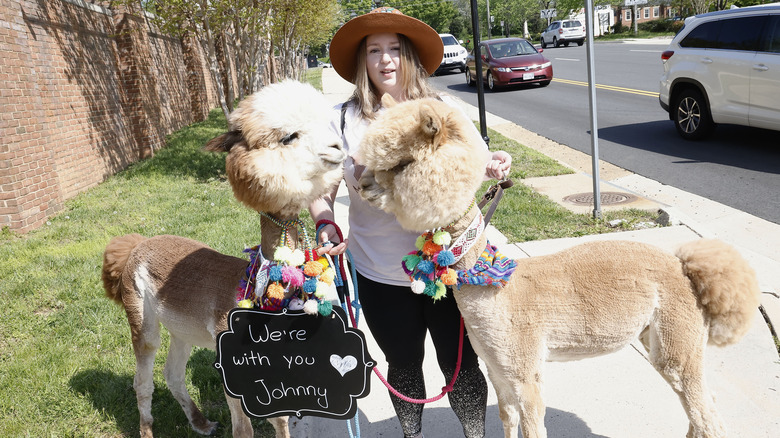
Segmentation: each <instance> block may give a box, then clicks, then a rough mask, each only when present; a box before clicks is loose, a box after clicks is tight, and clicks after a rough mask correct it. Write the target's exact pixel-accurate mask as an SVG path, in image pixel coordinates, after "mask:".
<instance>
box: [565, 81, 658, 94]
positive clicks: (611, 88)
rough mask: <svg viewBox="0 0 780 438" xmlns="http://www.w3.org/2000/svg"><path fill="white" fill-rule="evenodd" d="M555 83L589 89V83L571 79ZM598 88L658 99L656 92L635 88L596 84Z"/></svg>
mask: <svg viewBox="0 0 780 438" xmlns="http://www.w3.org/2000/svg"><path fill="white" fill-rule="evenodd" d="M553 82H562V83H564V84H570V85H580V86H583V87H587V86H588V83H587V82H582V81H572V80H569V79H559V78H553ZM596 88H597V89H601V90H609V91H620V92H622V93H630V94H638V95H640V96H649V97H658V93H657V92H654V91H645V90H635V89H633V88H624V87H615V86H613V85H601V84H596Z"/></svg>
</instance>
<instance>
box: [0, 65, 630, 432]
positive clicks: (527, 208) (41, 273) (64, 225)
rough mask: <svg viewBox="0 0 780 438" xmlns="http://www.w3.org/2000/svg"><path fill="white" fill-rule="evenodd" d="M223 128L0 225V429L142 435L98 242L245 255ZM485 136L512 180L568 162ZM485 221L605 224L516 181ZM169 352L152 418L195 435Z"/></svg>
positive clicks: (245, 219) (525, 233)
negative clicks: (212, 147)
mask: <svg viewBox="0 0 780 438" xmlns="http://www.w3.org/2000/svg"><path fill="white" fill-rule="evenodd" d="M311 70H317V69H311ZM312 73H315V72H312ZM226 128H227V126H226V123H225V120H224V117H223V116H222V113H221V111H220V110H218V109H217V110H215V111H212V112H211V114H210V115H209V118H208V120H206V121H204V122H201V123H196V124H193V125H191V126H188V127H186V128H184V129H182V130H180V131H178V132H176V133H174V134H172V135H170V136H169V137H168V139H167V146H166V147H165V148H163V149H162V150H160V151H159V152H158V153H157V154H156V155H155V156H154V157H153V158H151V159H148V160H145V161H143V162H140V163H137V164H135V165H133V166H131V167H130V168H128V169H127V170H125V171H123V172H121V173H119V174H118V175H116V176H114V177H111V178H109V179H108V180H107V181H105V182H104V183H103V184H100V185H99V186H97V187H95V188H92V189H90V190H88V191H86V192H84V193H82V194H80V195H79V196H77V197H76V198H74V199H71V200H69V201H67V202H66V203H65V207H64V209H63V211H62V212H61V213H60V214H58V215H56V216H55V217H52V218H51V219H50V221H49V222H48V223H47V224H46V225H45V226H43V227H41V228H40V229H39V230H36V231H33V232H31V233H29V234H27V235H25V236H18V235H16V234H14V233H12V232H9V231H8V230H4V231H3V232H2V233H0V308H2V311H0V394H2V396H1V397H0V436H2V437H24V436H30V437H46V436H79V437H119V436H138V411H137V407H136V400H135V393H134V391H133V387H132V382H133V375H134V372H135V360H134V356H133V352H132V347H131V343H130V332H129V328H128V325H127V320H126V317H125V314H124V311H123V310H122V309H121V308H120V307H119V306H117V305H115V304H114V303H113V302H111V301H109V300H108V299H107V298H105V296H104V292H103V289H102V285H101V280H100V268H101V264H102V251H103V249H104V247H105V245H106V244H107V243H108V241H109V239H110V238H111V237H113V236H117V235H121V234H126V233H140V234H143V235H146V236H152V235H157V234H176V235H181V236H186V237H190V238H193V239H196V240H200V241H202V242H205V243H207V244H208V245H210V246H212V247H214V248H215V249H217V250H219V251H222V252H224V253H227V254H232V255H235V256H239V257H242V250H243V249H244V248H245V246H247V245H253V244H256V243H258V242H259V241H260V236H259V233H258V232H259V230H258V228H259V219H258V217H257V214H256V213H253V212H251V211H249V210H248V209H246V208H244V207H243V206H241V205H240V204H239V203H238V202H237V201H236V200H235V199H234V198H233V196H232V193H231V190H230V187H229V184H228V183H227V182H226V181H225V179H224V156H223V155H220V154H214V153H209V152H205V151H203V150H202V149H201V148H202V146H203V145H204V144H205V143H206V141H207V140H208V139H210V138H212V137H214V136H216V135H219V134H221V133H223V132H224V131H225V130H226ZM490 135H491V138H492V139H493V140H492V142H491V144H492V146H493V147H494V148H501V149H505V150H508V151H510V153H512V155H513V156H514V162H515V165H514V168H513V171H512V175H511V176H512V178H514V179H516V180H521V179H522V178H525V177H532V176H544V175H554V174H558V173H562V172H566V171H567V169H566V168H563V167H561V166H560V165H558V164H557V163H556V162H555V161H554V160H551V159H549V158H547V157H545V156H543V155H540V154H538V153H536V152H534V151H533V150H530V149H528V148H525V147H523V146H520V145H517V144H516V143H513V142H511V141H510V140H508V139H506V138H503V137H501V136H500V135H499V134H498V133H495V132H492V133H491V134H490ZM305 216H306V217H308V214H305ZM629 216H630V215H629ZM493 223H494V224H496V226H497V227H498V228H499V229H500V230H502V231H504V232H505V233H506V234H507V235H508V236H510V240H513V241H523V240H533V239H543V238H550V237H565V236H578V235H582V234H588V233H595V232H603V231H611V229H608V228H606V227H604V226H603V224H602V222H600V221H594V220H593V219H591V218H590V217H588V216H587V215H575V214H572V213H569V212H568V211H566V210H565V209H563V208H561V207H559V206H557V205H556V204H555V203H553V202H552V201H550V200H549V199H547V198H545V197H544V196H540V195H538V194H536V193H534V192H533V191H531V190H529V189H527V188H524V186H523V185H522V184H516V185H515V187H514V188H512V189H510V190H508V191H507V193H506V195H505V197H504V200H503V201H502V203H501V205H500V207H499V209H498V211H497V212H496V214H495V216H494V219H493ZM308 224H309V228H311V227H312V225H311V221H310V220H309V221H308ZM163 336H164V338H165V337H166V336H167V333H166V332H165V331H163ZM166 354H167V339H164V340H163V347H162V348H161V351H160V353H159V354H158V357H157V360H156V363H155V387H156V389H155V393H154V403H153V407H152V413H153V416H154V419H155V423H154V431H155V433H156V434H157V435H158V436H162V437H195V436H199V435H197V434H196V433H195V432H193V431H192V430H191V429H190V427H189V425H188V423H187V420H186V418H185V416H184V413H183V412H182V410H181V409H180V407H179V406H178V404H177V403H176V401H175V400H174V398H173V396H172V395H171V393H170V392H169V391H168V389H167V387H166V386H165V383H164V380H163V377H162V367H163V364H164V358H165V355H166ZM214 358H215V354H214V353H213V352H212V351H209V350H202V349H196V350H195V351H194V353H193V356H192V358H191V359H190V362H189V365H188V368H187V375H188V379H187V381H188V387H189V390H190V392H191V393H192V395H193V398H194V399H195V402H196V403H197V404H198V405H199V406H201V407H202V409H203V410H204V412H205V414H206V415H207V416H208V417H209V418H210V419H212V420H215V421H219V422H220V423H221V424H222V425H223V427H222V428H221V429H220V430H219V432H218V434H217V436H229V435H230V434H229V425H230V413H229V411H228V408H227V405H226V403H225V399H224V395H223V392H222V387H221V380H220V378H219V376H218V373H217V372H216V371H215V370H214V369H213V367H212V364H213V361H214ZM255 425H256V427H257V428H259V429H260V432H259V433H258V435H259V436H272V435H273V432H272V428H271V427H270V425H268V424H267V423H266V422H264V421H259V420H258V421H255Z"/></svg>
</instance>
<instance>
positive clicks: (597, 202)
mask: <svg viewBox="0 0 780 438" xmlns="http://www.w3.org/2000/svg"><path fill="white" fill-rule="evenodd" d="M585 34H586V36H587V39H588V45H587V47H586V49H587V50H586V53H587V60H588V91H589V95H590V146H591V158H592V160H593V218H594V219H601V191H600V190H599V180H600V177H599V127H598V120H597V114H598V111H597V109H596V108H597V107H596V82H595V78H596V66H595V65H594V59H593V58H594V56H593V0H585Z"/></svg>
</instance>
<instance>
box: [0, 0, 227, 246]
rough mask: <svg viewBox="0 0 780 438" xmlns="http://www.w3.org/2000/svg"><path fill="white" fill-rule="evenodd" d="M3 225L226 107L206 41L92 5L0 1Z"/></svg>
mask: <svg viewBox="0 0 780 438" xmlns="http://www.w3.org/2000/svg"><path fill="white" fill-rule="evenodd" d="M0 57H1V58H0V138H2V140H1V141H0V228H4V227H9V228H11V229H12V230H15V231H18V232H26V231H29V230H32V229H34V228H36V227H38V226H40V225H42V224H43V223H45V221H46V219H47V218H48V217H49V216H51V215H52V214H54V213H56V212H57V211H59V210H61V209H62V205H63V202H64V201H66V200H67V199H70V198H72V197H74V196H75V195H77V194H78V193H79V192H81V191H83V190H85V189H88V188H90V187H93V186H95V185H97V184H98V183H100V182H102V181H103V180H104V179H105V178H106V177H108V176H110V175H112V174H114V173H116V172H117V171H119V170H121V169H124V168H125V167H127V166H128V165H129V164H131V163H133V162H135V161H137V160H139V159H141V158H145V157H148V156H149V155H151V154H152V153H153V152H154V151H155V150H157V149H159V148H160V147H162V145H163V141H164V138H165V135H167V134H168V133H171V132H173V131H175V130H177V129H179V128H181V127H183V126H186V125H188V124H190V123H192V122H194V121H198V120H203V119H204V118H205V117H206V116H207V114H208V110H209V109H210V108H214V107H216V106H218V100H217V96H216V92H215V88H214V83H213V80H212V78H211V75H210V73H209V70H208V66H207V65H206V63H205V62H204V56H203V52H202V50H201V48H200V46H199V45H198V44H197V43H196V42H194V41H191V40H189V39H187V40H184V41H182V40H180V39H178V38H172V37H169V36H166V35H161V34H160V33H158V32H155V30H154V28H153V27H152V26H151V24H150V23H149V22H148V20H147V18H146V17H145V16H144V15H143V14H140V15H132V14H127V13H125V11H120V10H113V11H112V10H109V9H107V8H104V7H102V6H100V5H95V4H92V3H87V2H85V1H84V0H3V1H2V2H0Z"/></svg>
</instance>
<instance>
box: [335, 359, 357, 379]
mask: <svg viewBox="0 0 780 438" xmlns="http://www.w3.org/2000/svg"><path fill="white" fill-rule="evenodd" d="M330 364H331V365H332V366H333V368H335V369H336V371H338V372H339V374H341V377H344V374H347V373H348V372H350V371H352V370H354V369H355V367H357V359H355V356H351V355H347V356H344V358H343V359H342V358H341V356H339V355H338V354H331V355H330Z"/></svg>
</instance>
